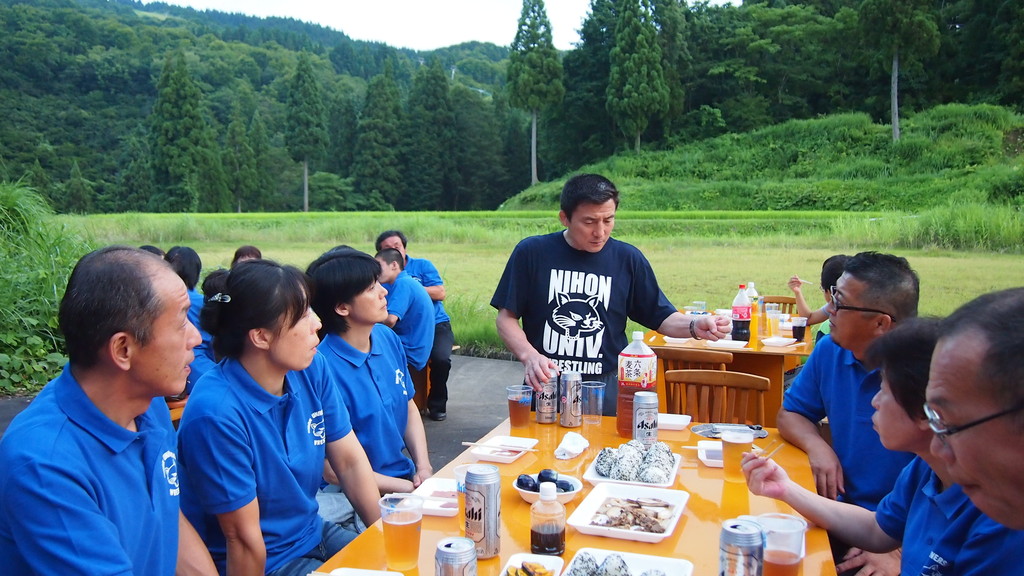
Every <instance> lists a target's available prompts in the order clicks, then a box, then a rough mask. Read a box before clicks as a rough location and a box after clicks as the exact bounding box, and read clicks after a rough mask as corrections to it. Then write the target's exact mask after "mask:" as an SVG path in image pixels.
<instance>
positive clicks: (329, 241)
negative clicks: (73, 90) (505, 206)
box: [65, 212, 1024, 354]
mask: <svg viewBox="0 0 1024 576" xmlns="http://www.w3.org/2000/svg"><path fill="white" fill-rule="evenodd" d="M846 216H847V217H849V216H850V215H849V214H847V215H846ZM855 217H858V218H865V219H867V218H868V215H864V214H858V215H855ZM836 218H837V215H836V214H830V213H781V212H780V213H754V214H750V213H745V214H744V215H743V216H742V217H733V218H729V217H727V215H725V214H722V213H717V214H715V213H706V214H694V213H689V214H686V213H683V214H657V215H651V214H630V213H627V212H620V214H619V218H618V223H617V232H618V233H617V234H615V236H616V237H617V238H619V239H620V240H623V241H626V242H631V243H633V244H635V245H636V246H638V247H639V248H640V249H641V250H642V251H643V252H644V254H646V255H647V257H648V259H649V260H650V261H651V264H652V266H653V267H654V270H655V272H656V273H657V275H658V279H659V282H660V283H661V286H662V289H663V290H664V291H665V293H666V294H667V295H668V297H669V299H670V300H671V301H672V302H673V303H674V304H675V305H676V306H679V307H682V306H685V305H687V304H689V303H690V302H691V301H693V300H705V301H707V303H708V306H709V307H711V308H718V307H728V306H729V305H730V303H731V302H732V297H733V295H734V294H735V292H736V286H737V284H739V283H741V282H748V281H751V280H752V281H754V282H756V283H757V288H758V291H759V292H760V293H761V294H762V295H767V294H784V295H789V294H790V292H789V290H788V288H786V282H787V280H788V279H789V277H790V275H792V274H799V275H800V276H801V277H803V278H806V279H808V280H810V281H812V282H815V283H817V278H818V274H819V272H820V265H821V262H822V261H823V260H824V259H825V258H826V257H828V256H830V255H832V254H836V253H846V254H854V253H856V252H859V251H862V250H879V251H885V252H893V253H896V254H899V255H901V256H904V257H906V258H907V259H908V260H910V263H911V265H912V266H913V267H914V268H915V269H916V270H917V271H918V273H919V274H920V276H921V286H922V298H921V313H922V314H923V315H945V314H948V313H950V312H952V311H953V310H954V309H955V308H956V307H957V306H959V305H960V304H962V303H964V302H966V301H967V300H969V299H971V298H973V297H975V296H977V295H980V294H983V293H985V292H989V291H992V290H997V289H1001V288H1007V287H1011V286H1017V285H1020V284H1021V279H1024V257H1021V255H1019V254H1001V253H992V252H959V251H952V250H939V249H892V248H887V247H886V246H884V245H870V244H858V243H856V242H853V241H850V240H848V239H845V238H844V237H843V236H844V235H843V234H841V233H836V231H835V230H833V229H832V227H831V224H830V223H831V222H833V221H835V219H836ZM65 222H66V223H67V224H68V225H69V226H71V227H73V228H74V227H81V228H82V229H83V230H85V231H86V232H87V235H88V237H89V239H90V242H92V243H93V244H94V245H97V246H98V245H104V244H109V243H127V244H131V245H139V244H156V245H158V246H160V247H162V248H164V249H167V248H170V247H171V246H173V245H176V244H184V245H189V246H191V247H193V248H194V249H195V250H196V251H198V252H199V254H200V256H201V257H202V259H203V264H204V270H205V271H209V270H212V269H214V268H216V267H220V266H227V265H228V264H229V263H230V260H231V256H232V254H233V252H234V250H235V248H236V247H238V246H239V245H240V244H255V245H256V246H259V247H260V248H261V249H262V250H263V254H264V257H267V258H273V259H276V260H279V261H281V262H284V263H288V264H293V265H296V266H299V267H305V265H306V264H308V263H309V262H310V261H312V260H313V259H314V258H315V257H316V256H318V255H319V254H320V253H322V252H323V251H325V250H327V249H328V248H331V247H333V246H335V245H338V244H349V245H351V246H353V247H355V248H358V249H361V250H366V251H370V252H372V250H373V239H374V238H375V236H376V234H377V233H378V232H379V231H382V230H385V229H388V228H399V229H402V230H403V231H405V233H406V234H407V235H408V236H409V238H410V242H409V253H410V254H412V255H413V256H417V257H423V258H429V259H430V260H432V261H433V262H434V264H435V265H437V267H438V269H439V270H440V272H441V275H442V276H443V277H444V280H445V284H446V286H447V289H448V298H447V300H446V302H445V304H446V307H447V308H448V310H449V313H450V314H451V316H452V326H453V329H454V331H455V335H456V339H457V341H458V343H459V344H461V345H462V346H463V350H464V351H468V352H473V353H488V354H492V353H495V352H496V351H500V350H501V348H502V346H501V343H500V340H499V339H498V337H497V333H496V331H495V329H494V310H493V309H492V308H491V307H490V306H489V304H488V303H489V301H490V297H491V295H492V293H493V291H494V287H495V285H496V284H497V282H498V278H499V277H500V275H501V272H502V269H503V267H504V265H505V261H506V260H507V258H508V255H509V254H510V253H511V251H512V249H513V248H514V247H515V244H516V242H517V241H518V240H519V239H520V238H522V237H524V236H526V235H530V234H538V233H543V232H547V231H553V230H558V229H560V225H559V224H558V220H557V217H556V215H555V213H553V212H524V213H518V212H501V213H453V214H445V213H429V214H428V213H415V214H413V213H359V214H352V213H347V214H310V215H296V214H285V215H281V214H277V215H273V214H271V215H209V216H207V215H192V216H188V215H148V214H142V215H139V214H135V215H120V216H86V217H67V218H66V219H65ZM759 230H764V232H759ZM805 294H806V295H807V298H808V301H809V303H811V304H812V305H815V304H819V303H822V302H823V300H822V299H821V297H820V294H818V293H817V292H816V291H815V290H814V288H813V287H808V289H807V291H806V292H805Z"/></svg>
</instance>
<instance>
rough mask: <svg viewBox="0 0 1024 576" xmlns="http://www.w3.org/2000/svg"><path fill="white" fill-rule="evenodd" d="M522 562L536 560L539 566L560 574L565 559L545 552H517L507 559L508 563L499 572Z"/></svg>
mask: <svg viewBox="0 0 1024 576" xmlns="http://www.w3.org/2000/svg"><path fill="white" fill-rule="evenodd" d="M523 562H536V563H538V564H540V565H541V566H543V567H545V568H547V569H548V570H551V573H552V574H561V572H562V566H564V565H565V560H562V558H561V557H559V556H548V555H546V554H526V553H525V552H520V553H519V554H513V555H512V556H511V557H509V559H508V564H505V567H504V568H503V569H502V570H501V574H507V573H508V569H509V568H511V567H513V566H515V567H516V568H521V567H522V566H523Z"/></svg>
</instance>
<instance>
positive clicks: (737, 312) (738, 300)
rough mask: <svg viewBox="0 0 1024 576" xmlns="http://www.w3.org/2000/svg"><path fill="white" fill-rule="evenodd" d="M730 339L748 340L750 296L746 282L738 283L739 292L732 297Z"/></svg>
mask: <svg viewBox="0 0 1024 576" xmlns="http://www.w3.org/2000/svg"><path fill="white" fill-rule="evenodd" d="M732 339H733V340H744V341H748V340H750V297H749V296H747V285H746V284H740V289H739V292H737V293H736V297H735V298H733V299H732Z"/></svg>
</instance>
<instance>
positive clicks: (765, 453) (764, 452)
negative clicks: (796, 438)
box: [758, 438, 786, 458]
mask: <svg viewBox="0 0 1024 576" xmlns="http://www.w3.org/2000/svg"><path fill="white" fill-rule="evenodd" d="M776 443H777V444H776ZM785 445H786V443H785V442H783V441H782V440H779V439H778V438H776V439H774V440H772V441H771V442H769V443H768V445H767V446H765V447H764V448H762V449H761V453H760V454H758V457H760V458H771V457H772V456H774V455H775V453H776V452H778V451H779V450H782V447H783V446H785ZM769 449H770V450H769Z"/></svg>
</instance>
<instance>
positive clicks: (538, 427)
mask: <svg viewBox="0 0 1024 576" xmlns="http://www.w3.org/2000/svg"><path fill="white" fill-rule="evenodd" d="M569 431H575V432H578V433H580V434H582V435H583V436H584V437H585V438H587V440H588V441H589V442H590V447H589V448H588V449H587V450H586V451H585V452H584V453H583V454H582V455H580V456H578V457H577V458H574V459H572V460H558V459H556V458H555V457H554V450H555V447H556V446H557V445H558V443H559V442H560V441H561V439H562V437H563V436H564V435H565V433H566V432H569ZM768 431H769V436H768V438H763V439H757V440H755V442H754V443H755V445H760V446H764V445H766V444H767V443H768V442H771V441H772V439H773V438H775V437H777V435H778V433H777V432H776V431H775V430H771V429H769V430H768ZM495 435H506V436H508V435H510V436H522V437H528V438H537V439H538V440H539V441H540V442H539V443H538V444H537V446H536V448H538V451H537V452H531V453H526V454H524V455H523V456H521V457H519V458H518V459H517V460H515V461H514V462H511V463H507V464H502V463H494V464H495V465H496V466H497V467H498V469H499V471H500V472H501V553H500V554H499V556H498V557H496V558H490V559H486V560H479V561H478V564H477V574H478V575H479V576H499V574H501V570H502V568H503V567H504V566H505V564H506V563H507V562H508V559H509V557H510V556H512V555H513V554H516V553H520V552H529V551H530V505H529V504H528V503H526V502H525V501H524V500H523V499H522V498H521V497H520V496H519V494H518V492H516V490H515V489H514V488H513V487H512V485H513V483H514V482H515V479H516V478H517V477H518V476H519V475H520V474H528V473H534V472H538V471H540V470H541V469H543V468H552V469H555V470H557V471H558V472H559V473H560V474H565V475H569V476H574V477H576V478H579V479H580V480H582V478H583V474H584V472H585V471H586V469H587V467H588V466H589V465H590V463H591V461H592V460H593V459H594V457H595V456H596V455H597V453H598V452H599V451H600V449H601V448H603V447H606V446H608V447H617V446H619V444H621V443H623V442H625V441H626V439H624V438H621V437H620V436H619V435H618V434H617V433H616V431H615V418H613V417H605V418H603V419H602V422H601V424H599V425H597V424H595V425H584V426H582V427H579V428H562V427H560V426H559V425H558V424H547V425H544V424H537V423H535V422H533V421H531V422H530V424H529V425H528V426H527V427H525V428H515V429H510V428H509V422H508V420H507V419H506V420H505V421H504V422H503V423H501V424H499V425H498V426H497V427H495V428H494V429H493V430H491V431H490V432H489V433H488V434H487V436H485V437H484V439H486V438H489V437H491V436H495ZM658 439H659V440H661V441H664V442H666V443H668V445H669V446H670V447H671V448H672V451H673V452H674V453H676V454H679V455H680V456H682V462H681V465H680V469H679V471H678V473H677V475H676V479H675V483H674V485H673V486H672V488H673V489H677V490H685V491H686V492H689V494H690V499H689V501H688V502H687V504H686V509H685V510H684V512H683V516H682V518H681V519H680V520H679V523H678V524H677V525H676V528H675V531H674V532H673V533H672V534H671V535H670V536H668V537H667V538H665V539H664V540H662V541H661V542H658V543H644V542H635V541H630V540H621V539H618V538H605V537H601V536H589V535H585V534H581V533H579V532H577V531H576V529H575V528H573V527H571V526H567V527H566V533H565V534H566V535H565V554H563V555H562V558H563V559H564V560H565V562H566V565H568V563H569V561H570V560H571V559H572V557H573V555H574V554H575V553H576V551H577V550H579V549H580V548H602V549H607V550H617V551H621V552H632V553H636V554H647V555H652V556H667V557H672V558H683V559H686V560H689V561H690V562H692V563H693V565H694V575H695V576H701V575H712V574H717V573H718V550H719V546H718V539H719V535H720V532H721V526H722V522H723V521H724V520H728V519H730V518H735V517H737V516H739V515H741V514H755V515H756V514H763V513H766V512H786V513H793V510H792V508H790V507H789V506H788V505H787V504H784V503H782V502H779V501H776V500H772V499H770V498H764V497H761V496H755V495H753V494H751V493H750V492H749V491H748V490H747V486H746V484H742V483H737V482H725V481H724V479H723V473H722V469H721V468H708V467H706V466H704V465H703V464H702V463H700V461H699V460H698V459H697V451H696V450H687V449H683V448H682V447H683V446H696V444H697V441H698V440H705V439H706V438H703V437H701V436H699V435H698V434H694V433H692V432H690V430H689V427H688V428H687V429H686V430H678V431H672V430H660V431H659V433H658ZM773 459H774V460H775V461H776V462H778V463H779V464H780V465H782V466H783V467H784V468H785V469H786V471H787V472H788V473H789V475H790V477H791V478H793V480H795V481H796V482H799V483H800V484H802V485H803V486H806V487H808V488H810V489H812V490H813V489H814V482H813V478H812V476H811V470H810V464H809V463H808V461H807V455H806V454H804V452H802V451H801V450H799V449H798V448H795V447H792V446H789V445H787V446H785V447H783V448H782V450H780V451H779V452H777V453H776V454H775V456H773ZM474 461H476V457H475V456H474V455H472V454H470V451H469V450H467V451H465V452H463V453H462V454H461V455H460V456H459V457H458V458H456V459H455V460H453V461H452V462H450V463H449V464H448V465H447V466H445V467H444V468H442V469H441V470H439V471H438V472H437V474H436V475H437V476H438V477H442V478H454V474H453V469H454V467H455V466H457V465H459V464H465V463H470V462H474ZM592 488H593V487H592V486H591V485H590V484H588V483H586V482H584V488H583V493H582V494H580V495H579V496H578V497H577V498H576V499H575V500H573V501H572V502H570V503H569V504H567V505H566V515H567V517H568V516H570V515H572V512H573V511H574V510H575V509H576V506H577V505H578V504H579V503H580V502H582V501H583V499H584V498H586V496H587V494H588V493H589V492H590V491H591V489H592ZM462 535H463V534H462V532H461V526H460V525H459V521H458V519H457V516H456V517H448V518H446V517H439V516H424V517H423V527H422V533H421V540H420V554H419V568H418V569H417V570H410V571H407V572H405V574H406V575H407V576H410V575H412V576H415V575H420V576H429V575H432V574H433V573H434V551H435V549H436V547H437V543H438V541H440V540H441V539H443V538H446V537H449V536H462ZM340 567H348V568H362V569H371V570H387V562H386V557H385V554H384V533H383V529H382V527H381V523H380V521H377V522H376V523H375V524H374V525H373V526H370V527H369V528H367V530H366V531H365V532H364V533H363V534H361V535H360V536H359V537H358V538H356V539H355V540H354V541H353V542H352V543H350V544H349V545H348V546H346V547H345V549H343V550H342V551H341V552H339V553H338V554H336V555H335V556H334V557H333V558H331V559H330V560H329V561H327V562H326V563H325V564H324V565H323V566H322V567H321V568H320V571H321V572H330V571H331V570H333V569H335V568H340ZM801 570H802V572H801V574H804V575H806V576H811V575H815V576H816V575H834V574H835V573H836V570H835V564H834V563H833V560H832V554H831V552H830V549H829V542H828V536H827V534H826V533H825V531H824V530H822V529H820V528H811V529H810V530H809V531H808V533H807V557H806V558H805V559H804V561H803V565H802V568H801Z"/></svg>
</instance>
